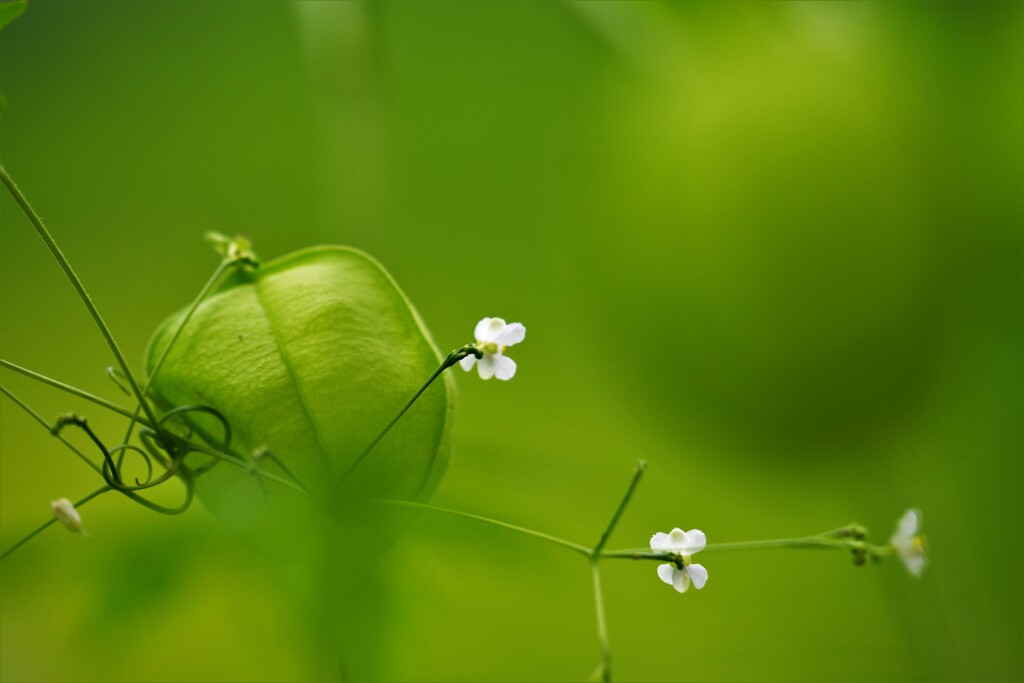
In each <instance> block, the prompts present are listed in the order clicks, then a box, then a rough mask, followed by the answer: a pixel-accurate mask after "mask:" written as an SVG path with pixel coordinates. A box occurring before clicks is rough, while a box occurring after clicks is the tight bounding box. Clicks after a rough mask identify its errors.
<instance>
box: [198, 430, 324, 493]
mask: <svg viewBox="0 0 1024 683" xmlns="http://www.w3.org/2000/svg"><path fill="white" fill-rule="evenodd" d="M187 443H188V448H189V450H193V451H195V452H197V453H205V454H206V455H209V456H212V457H214V458H217V459H219V460H223V461H224V462H229V463H231V464H232V465H237V466H238V467H242V468H244V469H247V470H252V471H255V472H256V473H257V474H258V475H259V476H261V477H263V478H264V479H269V480H270V481H275V482H277V483H278V484H284V485H285V486H287V487H288V488H290V489H292V490H294V491H298V492H300V493H306V490H305V489H304V488H302V486H301V485H300V484H297V483H294V482H292V481H289V480H288V479H285V478H284V477H279V476H277V475H276V474H273V473H271V472H267V471H266V470H264V469H263V468H261V467H259V466H258V465H257V466H253V464H252V463H249V462H246V461H245V460H243V459H242V458H239V457H238V456H236V455H231V454H230V453H224V452H222V451H218V450H216V449H214V448H210V447H209V446H205V445H203V444H199V443H196V442H194V441H189V442H187Z"/></svg>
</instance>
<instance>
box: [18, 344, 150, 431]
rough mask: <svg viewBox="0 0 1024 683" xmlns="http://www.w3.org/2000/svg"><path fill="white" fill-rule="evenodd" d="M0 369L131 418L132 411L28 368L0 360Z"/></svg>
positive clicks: (148, 424) (144, 422) (146, 423)
mask: <svg viewBox="0 0 1024 683" xmlns="http://www.w3.org/2000/svg"><path fill="white" fill-rule="evenodd" d="M0 367H4V368H7V369H8V370H13V371H15V372H17V373H20V374H22V375H25V376H26V377H29V378H31V379H34V380H36V381H38V382H42V383H43V384H48V385H49V386H51V387H54V388H56V389H60V390H61V391H66V392H68V393H69V394H72V395H73V396H78V397H79V398H84V399H85V400H86V401H90V402H92V403H95V404H96V405H98V406H102V407H103V408H106V409H107V410H111V411H113V412H115V413H118V414H119V415H124V416H125V417H131V416H132V411H130V410H128V409H127V408H123V407H121V406H119V405H117V404H116V403H113V402H111V401H108V400H107V399H105V398H100V397H99V396H96V395H95V394H90V393H89V392H88V391H85V390H84V389H79V388H78V387H73V386H71V385H70V384H65V383H64V382H61V381H60V380H56V379H53V378H51V377H47V376H46V375H40V374H39V373H38V372H33V371H32V370H29V369H28V368H23V367H21V366H20V365H16V364H14V363H12V362H10V361H7V360H3V359H0ZM140 421H141V420H140ZM142 423H143V424H144V425H146V426H147V427H152V425H151V424H150V422H149V421H148V420H147V421H142Z"/></svg>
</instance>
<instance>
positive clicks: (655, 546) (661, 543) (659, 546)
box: [651, 531, 671, 553]
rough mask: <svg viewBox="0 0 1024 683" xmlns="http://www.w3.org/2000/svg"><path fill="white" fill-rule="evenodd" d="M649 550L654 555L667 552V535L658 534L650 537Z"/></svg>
mask: <svg viewBox="0 0 1024 683" xmlns="http://www.w3.org/2000/svg"><path fill="white" fill-rule="evenodd" d="M651 550H652V551H653V552H656V553H660V552H667V551H669V550H671V548H670V547H669V539H668V534H665V533H662V532H660V531H659V532H658V533H656V534H654V535H653V536H651Z"/></svg>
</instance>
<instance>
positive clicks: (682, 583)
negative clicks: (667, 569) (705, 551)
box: [672, 567, 690, 593]
mask: <svg viewBox="0 0 1024 683" xmlns="http://www.w3.org/2000/svg"><path fill="white" fill-rule="evenodd" d="M672 586H673V587H674V588H675V589H676V590H677V591H679V592H680V593H685V592H686V589H687V588H689V587H690V575H689V574H687V573H686V570H679V569H676V568H675V567H672Z"/></svg>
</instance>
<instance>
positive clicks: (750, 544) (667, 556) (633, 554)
mask: <svg viewBox="0 0 1024 683" xmlns="http://www.w3.org/2000/svg"><path fill="white" fill-rule="evenodd" d="M858 543H859V542H858V541H848V540H838V539H833V538H824V537H822V536H807V537H806V538H774V539H768V540H763V541H739V542H736V543H709V544H708V545H706V546H704V549H703V551H702V552H708V551H716V550H766V549H772V548H803V549H807V548H818V549H829V550H834V549H837V548H841V549H844V550H849V549H852V548H854V547H855V545H856V544H858ZM676 556H677V553H673V552H651V551H650V550H648V549H646V548H633V549H630V550H609V551H605V552H602V553H601V557H602V558H608V559H623V560H659V561H662V562H665V561H670V560H672V559H674V558H675V557H676Z"/></svg>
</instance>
